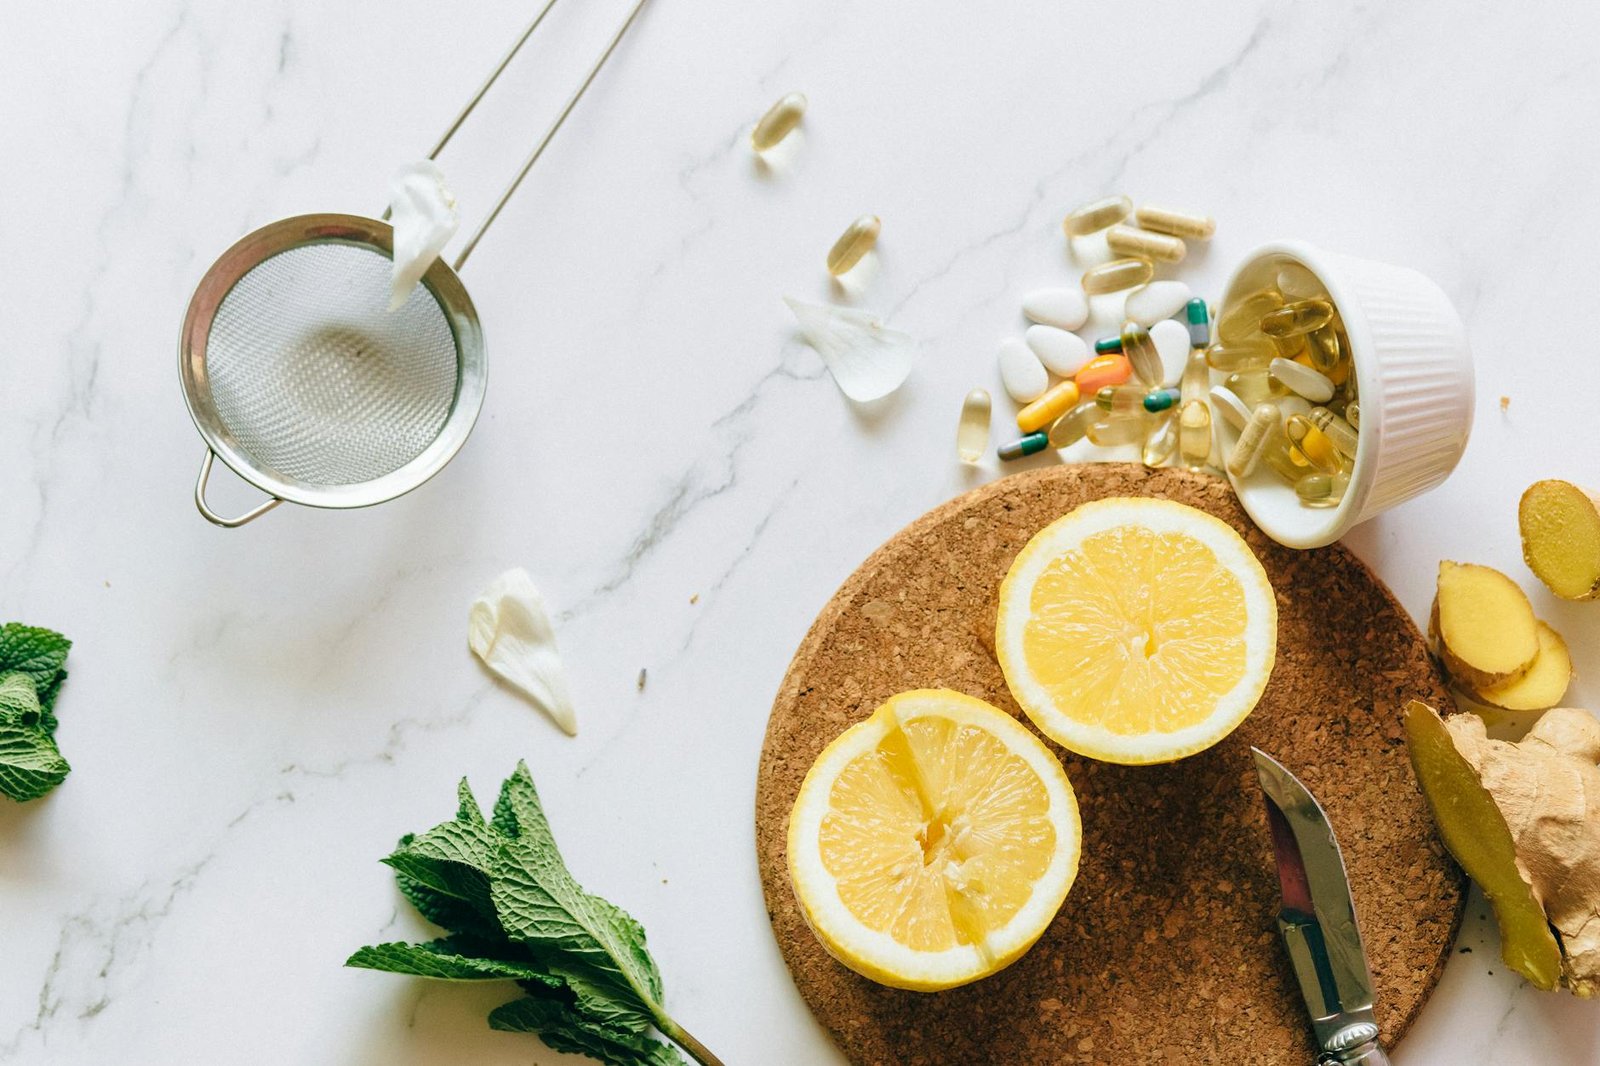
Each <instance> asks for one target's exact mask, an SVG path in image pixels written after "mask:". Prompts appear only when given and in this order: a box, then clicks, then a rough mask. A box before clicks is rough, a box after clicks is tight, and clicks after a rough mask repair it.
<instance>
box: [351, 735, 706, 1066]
mask: <svg viewBox="0 0 1600 1066" xmlns="http://www.w3.org/2000/svg"><path fill="white" fill-rule="evenodd" d="M383 861H384V862H385V863H387V864H388V865H389V866H390V867H392V868H393V869H394V871H395V878H396V881H397V883H398V884H399V887H400V891H401V892H402V893H403V894H404V895H405V896H406V898H407V899H409V900H410V901H411V902H412V904H413V905H415V906H416V908H417V910H418V911H419V912H421V913H422V915H423V916H424V917H425V918H427V919H428V920H429V921H432V922H434V923H436V924H438V925H441V926H443V927H444V928H446V929H448V930H451V931H452V933H453V934H455V935H452V936H450V937H448V938H446V939H444V940H436V941H433V942H431V943H427V944H378V945H375V946H372V947H366V948H362V949H361V950H360V951H357V952H356V953H355V954H354V955H352V956H351V957H350V959H349V961H348V963H347V965H350V966H359V967H364V968H367V969H375V970H385V971H390V972H394V973H404V974H412V975H415V976H420V977H434V978H440V979H444V980H457V981H477V980H491V979H503V978H510V979H513V980H515V981H516V982H517V983H518V985H519V986H521V987H522V989H523V991H524V992H526V993H527V995H526V996H525V997H524V998H523V999H519V1000H516V1001H514V1002H512V1003H507V1004H505V1005H504V1006H502V1007H500V1008H499V1009H497V1010H496V1011H494V1012H493V1013H492V1014H491V1015H490V1018H489V1023H490V1025H491V1026H493V1027H494V1028H496V1029H506V1030H512V1031H517V1032H530V1033H536V1034H538V1035H539V1037H540V1038H541V1039H543V1040H544V1041H545V1043H547V1044H549V1045H550V1046H551V1047H552V1048H555V1049H556V1050H558V1051H569V1052H576V1053H579V1054H584V1055H589V1056H592V1057H594V1058H597V1059H600V1060H601V1061H603V1062H606V1063H610V1064H612V1066H683V1061H684V1060H683V1059H682V1058H681V1057H680V1056H679V1054H678V1052H677V1050H676V1049H675V1048H673V1047H672V1046H671V1045H669V1044H665V1043H662V1042H661V1041H659V1040H657V1039H655V1035H657V1034H660V1035H668V1036H669V1038H670V1039H672V1040H676V1041H678V1042H679V1043H680V1044H681V1045H682V1046H683V1047H684V1048H686V1049H688V1050H689V1051H690V1052H691V1054H693V1055H694V1056H695V1057H696V1059H697V1061H701V1062H706V1063H713V1064H714V1063H715V1062H716V1059H715V1056H713V1055H711V1054H710V1052H708V1051H706V1050H705V1049H704V1048H703V1047H701V1046H700V1045H699V1044H698V1043H697V1042H695V1041H694V1040H693V1038H692V1037H690V1036H688V1034H687V1033H684V1032H683V1030H682V1029H681V1028H680V1027H679V1026H678V1025H677V1024H676V1023H675V1022H674V1021H673V1020H672V1019H671V1018H670V1017H668V1016H667V1013H666V1011H665V1010H664V1009H663V1008H662V1006H661V998H662V993H661V974H660V972H659V971H658V970H657V969H656V964H655V961H654V960H653V959H651V957H650V952H649V949H648V948H647V947H646V944H645V933H644V928H643V927H642V926H640V924H639V923H638V922H636V921H634V919H633V918H632V917H630V916H629V915H628V913H627V912H626V911H624V910H622V909H621V908H620V907H617V906H616V905H615V904H612V903H610V902H608V901H606V900H604V899H601V898H600V897H599V896H593V895H590V894H589V893H587V892H585V891H584V890H583V889H582V887H580V886H579V885H578V883H577V881H576V880H574V879H573V877H572V874H571V873H570V872H569V871H568V870H567V867H566V864H565V863H564V862H563V861H562V858H561V852H560V850H559V849H558V848H557V847H556V842H555V838H554V836H553V835H552V834H551V832H550V825H549V822H548V820H547V819H546V817H545V814H544V809H543V807H542V806H541V805H540V803H539V795H538V791H537V790H536V789H535V788H534V785H533V778H532V776H531V775H530V774H529V773H528V768H527V766H526V765H523V764H520V763H519V764H518V766H517V770H516V772H515V773H514V774H512V776H511V777H510V778H509V779H508V780H507V781H506V782H505V784H504V785H503V786H502V787H501V790H500V795H499V798H498V799H497V801H496V803H495V805H494V810H493V811H492V813H491V816H490V819H489V820H488V821H487V822H485V820H484V817H483V813H482V810H481V809H480V808H479V806H478V803H477V801H476V800H475V799H474V798H473V796H472V792H471V790H470V789H469V788H468V787H467V783H466V782H465V781H463V782H462V783H461V785H460V787H459V788H458V789H457V809H456V815H455V818H454V819H453V820H452V821H449V822H445V823H443V824H442V825H439V826H435V827H434V828H433V829H431V830H429V831H428V832H426V833H423V834H422V835H420V836H411V835H407V836H405V837H402V838H401V840H400V843H399V846H398V847H397V848H396V849H395V851H394V853H393V854H391V855H390V856H389V857H388V858H386V859H384V860H383Z"/></svg>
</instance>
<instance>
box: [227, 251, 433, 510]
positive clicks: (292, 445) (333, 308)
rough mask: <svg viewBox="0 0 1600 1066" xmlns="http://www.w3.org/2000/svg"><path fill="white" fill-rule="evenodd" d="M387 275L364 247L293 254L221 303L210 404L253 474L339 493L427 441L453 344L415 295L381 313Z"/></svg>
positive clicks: (263, 268) (400, 461)
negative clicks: (342, 487)
mask: <svg viewBox="0 0 1600 1066" xmlns="http://www.w3.org/2000/svg"><path fill="white" fill-rule="evenodd" d="M390 270H391V264H390V260H389V257H388V256H387V255H386V254H384V253H383V252H381V251H379V250H377V249H374V248H367V247H363V246H358V245H349V244H308V245H302V246H300V247H298V248H291V249H289V250H288V251H285V252H280V253H279V254H277V255H274V256H272V257H270V258H268V259H266V260H263V261H262V262H261V263H259V264H257V265H256V266H255V267H253V268H252V269H251V270H250V271H249V272H248V273H246V274H245V275H244V276H243V277H242V278H240V279H239V281H238V283H237V284H236V285H234V287H233V289H232V290H231V291H229V293H228V295H227V296H226V297H224V298H223V301H222V304H221V306H220V307H218V309H217V313H216V317H215V318H214V319H213V320H212V323H211V331H210V334H209V336H208V338H207V340H206V374H207V377H208V378H209V381H210V391H211V401H212V404H213V405H214V406H215V408H216V411H217V415H218V417H219V418H220V419H221V421H222V424H223V425H224V426H225V427H227V430H228V432H229V433H230V434H232V435H233V438H234V440H235V441H236V442H237V444H238V447H239V448H240V449H241V450H243V451H244V453H245V454H246V456H248V457H249V458H250V459H251V460H252V461H253V462H254V463H255V464H256V465H257V466H258V467H260V468H261V469H263V470H264V471H267V472H269V473H275V474H278V475H283V476H286V477H289V478H293V479H297V480H299V481H304V482H308V483H310V484H313V485H353V484H358V483H360V482H364V481H371V480H372V479H374V478H377V477H381V476H383V475H384V474H388V473H390V472H392V471H394V470H397V469H399V468H400V467H402V466H404V465H405V464H406V463H408V462H410V461H411V460H412V459H415V458H416V457H417V456H418V455H420V454H421V453H422V452H423V450H424V449H426V448H427V447H428V445H430V444H432V443H433V441H434V439H435V438H437V437H438V436H439V431H440V430H441V429H442V428H443V427H444V424H445V420H446V419H447V418H448V417H449V414H450V409H451V406H452V404H453V403H454V401H455V394H456V379H457V373H458V371H457V367H458V359H457V354H456V344H455V336H454V334H453V333H452V332H451V330H450V323H449V321H448V320H447V319H446V318H445V315H444V312H443V310H441V309H440V307H439V303H438V301H437V300H435V299H434V297H433V294H432V293H430V292H429V291H428V290H427V288H426V287H424V286H421V285H419V286H417V287H416V289H415V290H413V291H412V293H411V298H410V299H409V300H407V301H406V303H405V305H404V306H402V307H401V308H400V309H399V310H397V311H393V312H391V311H389V310H388V309H387V308H388V303H389V274H390Z"/></svg>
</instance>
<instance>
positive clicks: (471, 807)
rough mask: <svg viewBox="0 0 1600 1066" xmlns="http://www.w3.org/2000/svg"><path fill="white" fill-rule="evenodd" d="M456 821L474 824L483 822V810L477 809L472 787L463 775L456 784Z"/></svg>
mask: <svg viewBox="0 0 1600 1066" xmlns="http://www.w3.org/2000/svg"><path fill="white" fill-rule="evenodd" d="M456 821H458V822H466V823H467V824H468V825H476V826H482V825H484V824H485V823H484V820H483V812H482V811H480V810H479V809H478V801H477V799H476V797H474V796H473V795H472V788H471V786H469V785H468V784H467V779H466V778H464V777H463V778H462V779H461V783H460V784H459V785H457V786H456Z"/></svg>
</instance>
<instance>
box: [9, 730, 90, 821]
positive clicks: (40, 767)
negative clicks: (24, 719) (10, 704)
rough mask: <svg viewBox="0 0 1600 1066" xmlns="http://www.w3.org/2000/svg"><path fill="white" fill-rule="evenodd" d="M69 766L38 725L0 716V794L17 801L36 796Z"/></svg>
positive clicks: (56, 782)
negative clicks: (9, 719) (4, 718)
mask: <svg viewBox="0 0 1600 1066" xmlns="http://www.w3.org/2000/svg"><path fill="white" fill-rule="evenodd" d="M71 770H72V767H70V766H68V765H67V760H66V759H63V758H62V757H61V752H60V751H59V750H57V748H56V742H55V741H54V740H52V739H51V738H50V734H49V733H46V732H45V731H44V729H43V728H42V727H41V726H39V725H24V724H22V723H21V722H20V721H8V720H0V794H4V795H6V796H9V797H11V798H12V799H14V800H16V801H17V802H18V803H26V802H27V801H29V800H35V799H38V798H39V797H40V796H43V795H44V794H45V793H46V792H49V791H50V790H51V789H53V788H55V787H56V786H57V785H59V784H61V782H62V781H64V780H66V777H67V774H68V773H69V772H71Z"/></svg>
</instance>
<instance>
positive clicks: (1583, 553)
mask: <svg viewBox="0 0 1600 1066" xmlns="http://www.w3.org/2000/svg"><path fill="white" fill-rule="evenodd" d="M1517 524H1518V526H1520V527H1521V530H1522V557H1523V559H1524V560H1526V561H1527V564H1528V569H1530V570H1532V571H1533V572H1534V574H1535V575H1537V576H1538V578H1539V580H1540V581H1543V582H1544V583H1545V584H1546V585H1548V586H1550V591H1551V592H1554V593H1555V594H1556V595H1557V596H1560V597H1562V598H1563V599H1568V600H1592V599H1596V598H1600V495H1597V494H1595V493H1592V492H1589V491H1587V490H1585V489H1581V488H1579V487H1578V486H1576V485H1574V484H1572V483H1571V482H1570V481H1557V480H1554V479H1551V480H1547V481H1535V482H1534V483H1533V484H1532V485H1530V486H1529V487H1528V491H1527V492H1524V493H1523V494H1522V502H1521V503H1519V504H1518V505H1517Z"/></svg>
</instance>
